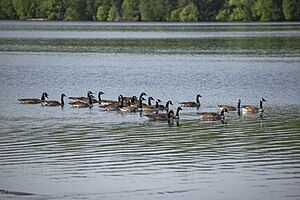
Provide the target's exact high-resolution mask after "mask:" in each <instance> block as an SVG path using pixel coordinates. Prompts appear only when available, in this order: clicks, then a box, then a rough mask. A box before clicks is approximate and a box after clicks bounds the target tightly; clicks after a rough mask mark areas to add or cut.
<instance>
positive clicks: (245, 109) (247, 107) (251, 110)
mask: <svg viewBox="0 0 300 200" xmlns="http://www.w3.org/2000/svg"><path fill="white" fill-rule="evenodd" d="M263 102H266V100H265V99H264V98H261V99H260V102H259V104H260V107H259V108H258V107H256V106H253V105H243V106H242V111H243V112H248V113H258V112H264V109H263Z"/></svg>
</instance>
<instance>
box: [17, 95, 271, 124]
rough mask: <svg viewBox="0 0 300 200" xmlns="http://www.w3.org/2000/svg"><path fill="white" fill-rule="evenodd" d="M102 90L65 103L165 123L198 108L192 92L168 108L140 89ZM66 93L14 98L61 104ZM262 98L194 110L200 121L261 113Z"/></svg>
mask: <svg viewBox="0 0 300 200" xmlns="http://www.w3.org/2000/svg"><path fill="white" fill-rule="evenodd" d="M103 94H104V92H102V91H100V92H99V93H98V100H97V99H95V96H93V93H92V92H91V91H88V92H87V96H83V97H68V99H69V104H70V106H71V107H74V108H92V107H93V106H94V104H98V105H99V107H101V108H102V109H104V110H106V111H120V112H127V113H128V112H144V114H143V116H146V117H147V118H149V120H153V121H167V122H168V123H170V122H174V121H177V122H178V121H179V112H180V111H181V110H182V107H196V108H197V109H199V108H200V106H201V104H200V98H201V97H202V96H201V95H200V94H197V95H196V101H183V102H179V104H180V106H179V107H178V108H177V110H176V112H174V111H173V110H170V109H169V107H170V105H173V102H172V101H171V100H168V101H167V102H166V104H165V105H163V104H162V101H161V100H160V99H154V98H153V97H151V96H149V97H148V103H147V104H146V103H144V101H145V100H146V99H145V98H144V97H145V96H147V94H146V93H145V92H142V93H141V94H140V95H139V97H137V96H132V97H129V96H123V95H119V96H118V99H117V100H109V99H102V97H101V95H103ZM65 97H67V96H66V95H65V94H61V99H60V101H55V100H48V98H49V96H48V93H46V92H44V93H43V94H42V97H41V99H38V98H23V99H18V100H19V101H20V102H21V103H23V104H41V105H42V106H61V107H63V106H64V105H65V100H64V98H65ZM154 100H155V105H152V101H154ZM263 102H266V100H265V99H264V98H261V99H260V104H259V107H257V106H254V105H241V100H240V99H239V100H238V104H237V107H235V106H232V105H225V104H223V105H218V107H219V108H220V110H221V111H220V112H219V113H217V112H197V114H198V115H199V117H200V119H201V120H204V121H218V120H221V121H223V120H224V119H225V113H228V112H231V111H237V112H238V114H239V115H240V113H241V112H242V113H250V114H251V113H262V112H263V111H264V110H263Z"/></svg>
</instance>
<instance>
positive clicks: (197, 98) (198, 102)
mask: <svg viewBox="0 0 300 200" xmlns="http://www.w3.org/2000/svg"><path fill="white" fill-rule="evenodd" d="M196 102H197V104H200V96H197V97H196Z"/></svg>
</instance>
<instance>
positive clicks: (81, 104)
mask: <svg viewBox="0 0 300 200" xmlns="http://www.w3.org/2000/svg"><path fill="white" fill-rule="evenodd" d="M92 98H94V96H93V95H92V94H90V93H88V102H87V101H75V102H73V103H70V104H71V105H72V107H73V108H88V107H89V108H91V107H93V100H92Z"/></svg>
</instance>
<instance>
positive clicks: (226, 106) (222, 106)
mask: <svg viewBox="0 0 300 200" xmlns="http://www.w3.org/2000/svg"><path fill="white" fill-rule="evenodd" d="M218 107H219V108H220V109H221V110H222V109H223V108H226V109H227V110H228V111H236V110H237V109H238V110H240V109H241V100H240V99H239V100H238V105H237V107H235V106H231V105H218Z"/></svg>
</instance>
